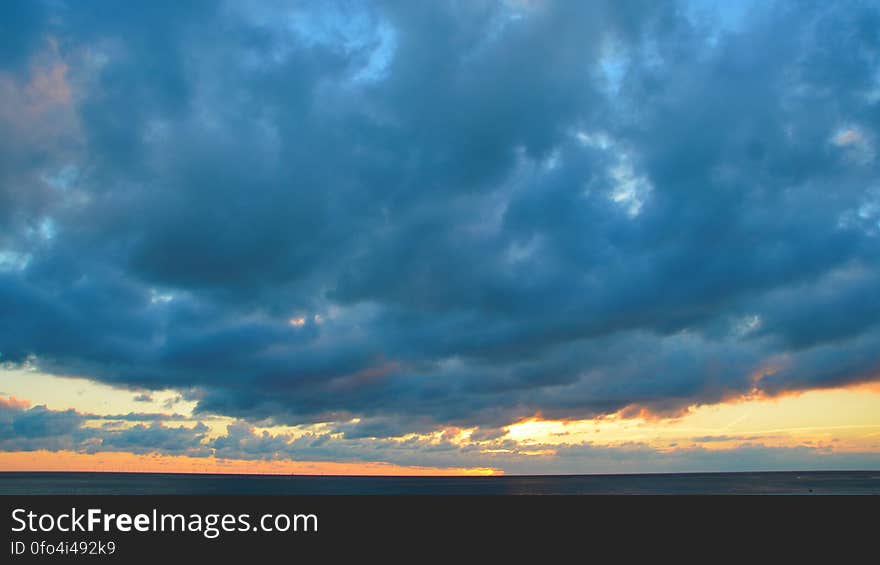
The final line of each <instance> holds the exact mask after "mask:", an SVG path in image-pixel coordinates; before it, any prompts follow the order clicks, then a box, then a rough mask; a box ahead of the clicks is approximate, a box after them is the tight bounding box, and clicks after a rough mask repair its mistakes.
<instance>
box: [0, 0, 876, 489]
mask: <svg viewBox="0 0 880 565" xmlns="http://www.w3.org/2000/svg"><path fill="white" fill-rule="evenodd" d="M0 101H2V102H0V470H114V471H117V470H124V471H181V472H205V471H209V472H236V473H310V474H322V473H326V474H501V473H508V474H517V473H538V474H540V473H628V472H669V471H738V470H784V469H878V468H880V291H878V289H880V174H878V173H880V162H878V155H877V144H878V142H880V137H878V136H880V6H878V5H877V4H876V3H875V2H867V1H865V2H858V1H853V2H797V3H791V2H752V1H742V2H721V1H710V0H686V1H681V2H677V1H660V2H658V1H637V0H632V1H619V0H617V1H607V2H602V1H591V2H568V1H565V2H563V1H560V2H556V1H551V0H501V1H492V2H490V1H483V0H473V1H467V2H451V1H450V2H430V3H415V2H405V1H376V2H368V1H358V0H346V1H341V0H340V1H334V0H329V1H320V2H318V1H275V0H265V1H234V2H233V1H228V2H199V1H193V2H163V1H154V2H145V3H136V4H132V3H119V2H115V1H110V0H106V1H103V0H94V1H89V2H69V1H65V0H30V1H18V0H11V1H7V2H3V3H2V6H0Z"/></svg>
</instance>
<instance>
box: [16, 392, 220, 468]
mask: <svg viewBox="0 0 880 565" xmlns="http://www.w3.org/2000/svg"><path fill="white" fill-rule="evenodd" d="M160 416H161V415H158V414H135V413H130V414H124V415H116V416H95V415H92V414H82V413H80V412H76V411H75V410H50V409H48V408H46V407H45V406H34V407H31V408H28V407H25V406H22V405H20V404H17V403H16V402H14V401H7V400H4V399H2V398H0V450H2V451H36V450H49V451H60V450H66V451H76V452H80V453H93V452H97V451H124V452H127V453H162V454H165V455H190V456H207V455H209V454H210V449H209V448H208V447H207V446H206V445H203V443H202V440H203V439H204V438H205V434H206V432H207V431H208V428H207V427H206V426H205V425H204V424H202V423H197V424H196V425H195V426H178V427H169V426H166V425H164V422H165V421H176V420H180V417H179V416H175V415H171V416H161V417H160ZM88 420H108V422H107V424H110V421H113V420H137V421H152V423H150V424H144V423H137V424H134V425H132V426H130V427H116V426H113V425H104V426H101V427H94V426H91V427H90V426H86V425H85V424H86V422H87V421H88Z"/></svg>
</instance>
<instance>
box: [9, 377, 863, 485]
mask: <svg viewBox="0 0 880 565" xmlns="http://www.w3.org/2000/svg"><path fill="white" fill-rule="evenodd" d="M0 392H2V393H3V395H6V396H8V397H10V398H9V400H7V402H8V403H11V404H12V405H14V406H18V407H20V408H27V407H28V406H37V405H45V406H46V407H47V408H49V409H51V410H59V411H62V410H68V409H74V410H76V411H77V412H79V413H81V414H84V415H89V414H91V415H94V416H95V419H87V420H86V421H85V422H84V424H83V427H84V428H101V427H107V426H111V427H112V428H113V429H126V428H131V427H133V426H136V425H139V424H143V422H138V421H137V420H134V421H129V420H123V419H120V420H118V421H115V420H114V421H108V420H107V418H110V419H111V420H112V419H113V416H115V415H120V414H122V415H125V414H127V413H131V414H140V413H145V414H146V415H149V414H158V415H167V416H168V417H169V420H168V421H163V423H162V424H161V425H162V426H165V427H170V428H188V429H193V427H194V426H195V425H197V424H199V423H201V424H204V425H205V426H206V428H203V429H205V430H206V431H205V438H206V440H213V439H216V438H219V437H222V436H225V435H226V434H227V433H228V426H230V425H231V424H235V423H236V422H238V420H236V419H235V418H230V417H227V416H219V415H211V414H198V415H194V414H193V406H194V404H195V403H194V402H191V401H184V400H182V399H181V398H180V397H179V395H178V394H177V393H176V392H173V391H159V392H151V393H143V392H139V391H132V390H127V389H120V388H116V387H112V386H109V385H105V384H100V383H96V382H93V381H91V380H88V379H76V378H65V377H56V376H51V375H47V374H44V373H40V372H38V371H31V370H0ZM13 399H14V400H13ZM631 412H633V411H622V412H621V413H618V414H612V415H608V416H603V417H599V418H592V419H584V420H567V421H563V420H544V419H541V418H531V419H527V420H523V421H520V422H516V423H513V424H511V425H509V426H507V427H506V428H505V429H504V434H503V435H501V436H500V437H496V438H495V439H493V440H489V441H486V440H480V439H479V438H477V439H474V438H473V437H472V435H473V432H474V431H475V430H473V429H463V428H444V429H439V430H435V431H432V432H427V433H418V434H417V433H409V434H404V435H402V436H400V437H397V438H389V439H388V440H387V441H388V442H396V443H397V444H398V445H401V446H405V445H407V444H410V443H412V442H421V443H422V444H423V445H435V446H439V445H443V444H444V443H447V444H449V445H455V446H458V447H461V448H466V449H470V450H472V452H474V453H480V454H482V455H484V456H486V457H488V458H491V457H493V456H504V455H510V454H515V455H516V456H519V457H528V458H548V457H553V456H554V454H555V447H557V446H566V445H579V444H589V445H592V446H607V447H615V446H624V445H636V444H638V445H644V446H648V447H650V448H652V449H655V450H657V451H659V452H663V451H669V450H676V449H692V448H701V449H706V450H726V449H735V448H737V447H741V446H743V445H762V446H767V447H793V446H807V447H811V448H819V449H824V450H829V451H833V452H838V453H843V452H875V453H876V452H880V386H877V385H870V384H869V385H861V386H857V387H848V388H840V389H827V390H811V391H806V392H803V393H799V394H791V393H789V394H785V395H782V396H779V397H761V396H756V397H749V398H741V399H735V400H731V401H727V402H722V403H718V404H713V405H701V406H694V407H691V408H689V409H688V410H687V411H685V413H684V414H683V415H681V416H679V417H674V418H673V417H669V418H652V417H649V416H647V415H645V413H639V415H637V416H630V415H629V414H630V413H631ZM146 415H145V417H146ZM358 422H359V420H358V419H354V420H351V421H350V422H347V423H348V424H356V423H358ZM343 423H346V422H343ZM333 426H334V424H333V423H322V424H313V425H306V426H284V425H267V426H254V427H253V430H254V433H256V434H259V435H264V434H265V435H267V436H268V437H284V438H286V440H287V441H293V440H295V439H296V438H299V437H301V436H303V435H306V434H316V435H322V434H330V435H331V436H332V437H337V438H338V437H340V434H339V433H336V434H334V433H333V431H332V430H333ZM499 442H500V443H499ZM510 442H513V443H512V444H511V443H510ZM489 460H491V459H489ZM65 466H68V467H65ZM63 468H69V469H70V470H100V469H104V470H111V469H117V470H142V471H150V470H163V471H169V470H176V472H177V471H179V472H235V473H281V474H286V473H303V472H305V471H306V470H309V471H310V472H315V473H319V474H333V473H337V474H345V473H354V474H383V473H391V474H470V475H473V474H498V473H500V472H501V469H500V468H496V467H482V466H477V467H468V466H456V467H449V468H445V467H431V466H426V467H419V466H415V467H407V466H402V465H391V464H387V463H383V462H381V461H372V462H364V463H345V462H338V465H336V464H333V465H331V464H329V463H327V462H315V461H292V460H289V459H285V460H272V461H262V460H238V461H236V460H225V459H220V458H216V457H213V456H209V457H190V456H169V455H159V454H148V455H143V454H133V453H111V452H98V453H96V454H84V453H74V452H63V453H62V452H54V453H51V454H50V453H49V452H20V453H11V452H10V453H3V454H2V456H0V470H51V469H63Z"/></svg>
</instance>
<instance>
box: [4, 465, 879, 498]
mask: <svg viewBox="0 0 880 565" xmlns="http://www.w3.org/2000/svg"><path fill="white" fill-rule="evenodd" d="M2 494H26V495H30V494H38V495H57V494H143V495H157V494H258V495H259V494H263V495H284V494H296V495H303V494H377V495H382V494H426V495H446V494H465V495H479V494H490V495H504V494H855V495H858V494H874V495H877V494H880V471H821V472H815V471H812V472H771V473H683V474H645V475H563V476H498V477H340V476H300V475H296V476H267V475H258V476H255V475H193V474H159V473H14V472H7V473H0V495H2Z"/></svg>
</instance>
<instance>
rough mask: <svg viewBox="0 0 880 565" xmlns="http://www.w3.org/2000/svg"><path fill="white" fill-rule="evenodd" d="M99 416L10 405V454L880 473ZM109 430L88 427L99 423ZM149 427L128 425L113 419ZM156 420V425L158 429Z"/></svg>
mask: <svg viewBox="0 0 880 565" xmlns="http://www.w3.org/2000/svg"><path fill="white" fill-rule="evenodd" d="M128 416H129V417H121V416H106V417H95V416H93V415H89V414H81V413H78V412H75V411H73V410H64V411H60V410H49V409H47V408H46V407H45V406H35V407H32V408H26V407H22V406H18V405H16V404H14V403H12V402H6V401H3V402H0V450H2V451H37V450H48V451H73V452H78V453H100V452H125V453H133V454H158V455H185V456H189V457H216V458H218V459H224V460H244V461H291V460H293V461H303V462H322V461H335V462H353V463H361V462H372V463H375V462H381V463H391V464H397V465H421V466H426V465H427V466H431V467H437V468H456V469H457V468H462V467H471V468H494V469H501V470H503V471H504V472H506V473H514V474H542V473H584V472H588V473H605V472H663V471H665V472H686V471H719V470H725V471H748V470H753V471H754V470H791V469H804V470H807V469H865V468H873V467H876V466H877V464H878V462H880V454H877V453H874V452H859V451H849V452H848V451H835V450H833V449H831V448H830V447H829V446H828V445H827V444H816V445H800V446H793V447H769V446H765V445H763V444H761V443H760V442H758V440H759V439H760V438H757V437H741V436H707V437H702V438H695V439H694V441H695V442H697V444H698V445H700V444H705V443H709V442H716V441H724V442H733V443H734V445H732V446H731V447H729V448H725V449H721V450H717V449H713V450H710V449H705V448H703V447H699V446H698V447H675V448H666V449H659V448H657V447H651V446H649V445H647V444H643V443H626V444H622V445H597V444H592V443H589V442H584V443H577V444H568V445H543V444H535V445H520V444H518V443H517V442H515V441H513V440H511V439H509V438H505V437H504V434H503V433H501V434H483V435H480V434H477V435H476V436H471V438H470V440H471V441H466V442H461V441H458V432H459V430H455V429H450V430H446V431H443V432H440V433H430V434H422V435H408V436H407V437H398V438H384V437H359V436H358V437H350V436H349V435H348V434H341V433H338V432H337V431H317V432H306V433H301V434H296V435H294V434H289V433H283V432H281V433H270V432H269V431H267V430H259V429H257V428H255V427H253V426H251V425H249V424H247V423H244V422H236V423H233V424H230V425H229V426H228V427H227V429H226V433H225V434H221V435H209V433H208V432H209V428H208V427H207V426H206V425H204V424H203V423H197V424H196V425H195V426H189V425H179V426H168V425H166V421H167V422H171V421H175V420H179V418H173V417H171V418H168V419H167V420H161V419H159V418H152V417H150V416H151V415H149V414H147V415H141V416H143V417H138V415H136V414H129V415H128ZM96 418H97V419H104V420H107V422H105V425H102V426H97V427H96V426H87V425H84V423H85V422H86V421H87V420H93V419H96ZM120 419H123V420H128V419H131V420H135V419H138V420H144V421H146V422H145V423H137V424H134V425H132V426H124V427H119V426H118V425H116V423H114V422H113V420H120ZM150 420H152V421H150Z"/></svg>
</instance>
